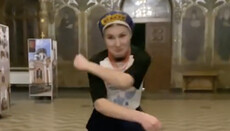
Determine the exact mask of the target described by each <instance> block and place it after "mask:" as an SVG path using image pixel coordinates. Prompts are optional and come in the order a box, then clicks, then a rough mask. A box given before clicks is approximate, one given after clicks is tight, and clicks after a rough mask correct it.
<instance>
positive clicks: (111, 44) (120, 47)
mask: <svg viewBox="0 0 230 131" xmlns="http://www.w3.org/2000/svg"><path fill="white" fill-rule="evenodd" d="M131 37H132V34H131V32H130V30H129V29H128V28H127V27H126V26H124V25H119V24H114V25H111V26H109V27H107V28H106V29H105V30H104V40H105V43H106V46H107V49H108V52H109V55H111V57H113V59H115V60H116V59H125V58H126V57H127V55H128V54H129V52H130V40H131Z"/></svg>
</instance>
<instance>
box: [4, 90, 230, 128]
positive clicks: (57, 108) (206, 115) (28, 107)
mask: <svg viewBox="0 0 230 131" xmlns="http://www.w3.org/2000/svg"><path fill="white" fill-rule="evenodd" d="M142 107H143V109H144V111H145V112H148V113H150V114H152V115H155V116H156V117H158V118H159V119H160V121H161V122H162V124H163V129H162V131H230V93H211V92H203V93H198V92H190V93H169V92H159V93H145V92H144V94H143V99H142ZM91 111H92V102H91V100H90V95H89V92H88V90H86V89H60V90H59V94H58V97H57V98H55V99H54V101H53V102H51V100H50V99H49V98H29V97H28V91H27V90H18V89H17V90H12V95H11V108H10V109H9V111H8V112H6V113H7V114H4V115H3V117H2V118H0V131H86V129H85V125H86V122H87V120H88V118H89V116H90V114H91Z"/></svg>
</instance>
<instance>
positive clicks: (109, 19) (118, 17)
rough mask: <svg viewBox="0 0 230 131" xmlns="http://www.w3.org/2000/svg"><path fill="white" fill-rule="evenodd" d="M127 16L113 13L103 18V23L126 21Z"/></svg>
mask: <svg viewBox="0 0 230 131" xmlns="http://www.w3.org/2000/svg"><path fill="white" fill-rule="evenodd" d="M125 19H126V16H125V15H123V14H113V15H108V16H106V17H105V18H103V19H102V20H101V24H102V25H103V26H105V25H106V24H108V23H111V22H114V21H117V20H119V21H125Z"/></svg>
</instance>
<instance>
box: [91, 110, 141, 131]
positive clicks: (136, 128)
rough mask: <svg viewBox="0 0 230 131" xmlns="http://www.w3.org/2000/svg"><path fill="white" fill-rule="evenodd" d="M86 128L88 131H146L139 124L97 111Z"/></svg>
mask: <svg viewBox="0 0 230 131" xmlns="http://www.w3.org/2000/svg"><path fill="white" fill-rule="evenodd" d="M86 127H87V129H88V131H144V129H143V127H142V126H141V125H140V124H139V123H136V122H130V121H124V120H120V119H114V118H111V117H107V116H104V115H102V114H101V113H99V112H98V111H96V110H95V109H94V110H93V113H92V115H91V117H90V119H89V121H88V124H87V126H86Z"/></svg>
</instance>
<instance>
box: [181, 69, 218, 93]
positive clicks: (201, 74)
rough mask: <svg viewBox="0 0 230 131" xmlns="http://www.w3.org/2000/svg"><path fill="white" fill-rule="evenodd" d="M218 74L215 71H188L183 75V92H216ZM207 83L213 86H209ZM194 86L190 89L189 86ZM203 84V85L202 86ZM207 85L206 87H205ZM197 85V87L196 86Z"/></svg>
mask: <svg viewBox="0 0 230 131" xmlns="http://www.w3.org/2000/svg"><path fill="white" fill-rule="evenodd" d="M217 78H218V73H217V72H214V71H187V72H184V73H183V83H184V87H183V92H184V91H186V90H212V91H214V92H216V86H217V80H218V79H217ZM207 81H209V82H210V83H211V86H207V85H208V84H207ZM205 82H206V83H205ZM191 83H192V84H193V86H191V87H190V88H189V86H190V85H189V84H191ZM202 84H203V85H202ZM205 84H206V85H205ZM194 85H195V86H194Z"/></svg>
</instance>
